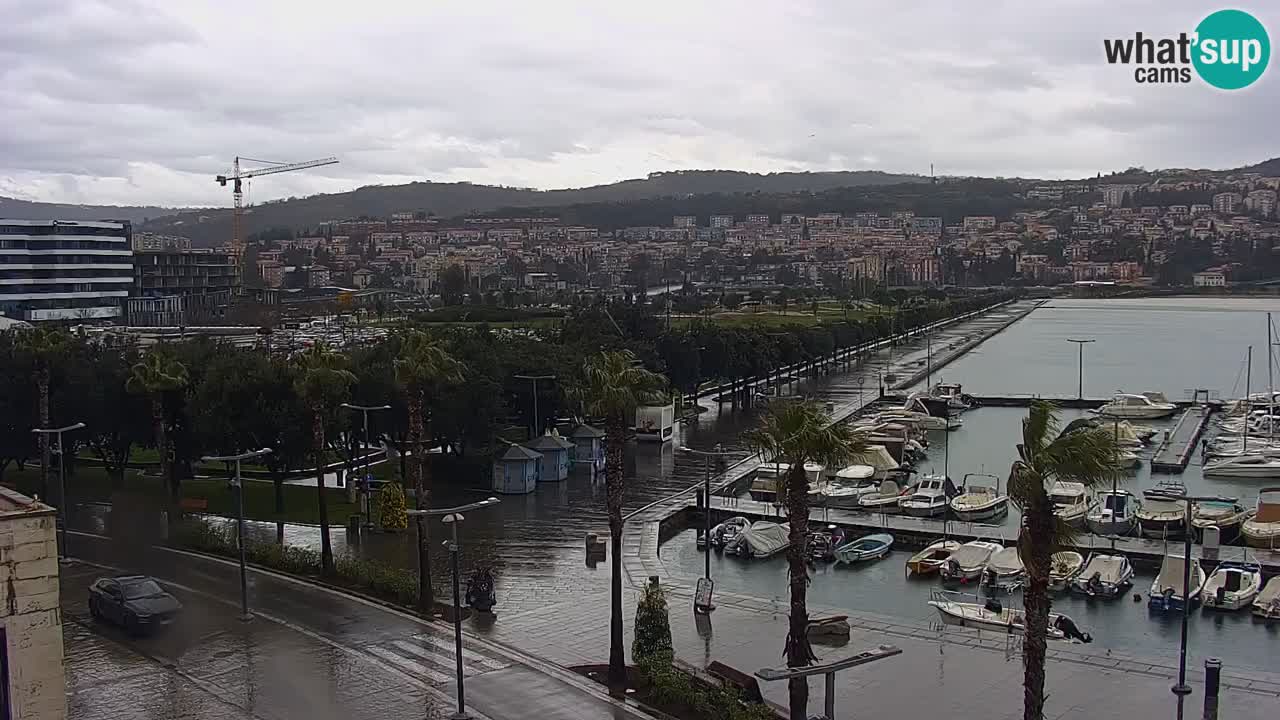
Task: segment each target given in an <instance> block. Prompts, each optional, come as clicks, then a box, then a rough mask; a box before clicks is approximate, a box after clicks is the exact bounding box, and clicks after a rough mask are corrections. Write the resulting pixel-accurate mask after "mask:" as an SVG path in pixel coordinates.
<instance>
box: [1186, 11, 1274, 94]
mask: <svg viewBox="0 0 1280 720" xmlns="http://www.w3.org/2000/svg"><path fill="white" fill-rule="evenodd" d="M1195 44H1196V46H1195V50H1194V51H1193V52H1192V58H1191V62H1192V64H1193V65H1195V67H1196V72H1197V73H1199V74H1200V77H1201V78H1202V79H1203V80H1204V81H1205V82H1207V83H1209V84H1210V85H1212V86H1214V87H1216V88H1218V89H1219V90H1239V89H1240V88H1244V87H1248V86H1250V85H1252V84H1253V83H1254V82H1255V81H1256V80H1257V79H1258V78H1260V77H1262V73H1263V71H1264V70H1266V69H1267V61H1268V60H1270V59H1271V38H1269V37H1267V29H1266V28H1265V27H1263V26H1262V23H1260V22H1258V19H1257V18H1255V17H1254V16H1252V15H1250V14H1249V13H1247V12H1245V11H1243V10H1219V11H1217V12H1215V13H1213V14H1212V15H1210V16H1208V17H1206V18H1205V19H1204V20H1201V21H1200V24H1199V25H1197V26H1196V41H1195Z"/></svg>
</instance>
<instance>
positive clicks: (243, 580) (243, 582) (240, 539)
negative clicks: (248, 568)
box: [200, 448, 274, 621]
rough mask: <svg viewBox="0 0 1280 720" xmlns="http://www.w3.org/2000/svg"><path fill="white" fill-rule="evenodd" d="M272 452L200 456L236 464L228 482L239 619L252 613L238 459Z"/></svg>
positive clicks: (213, 460)
mask: <svg viewBox="0 0 1280 720" xmlns="http://www.w3.org/2000/svg"><path fill="white" fill-rule="evenodd" d="M272 452H274V451H273V450H272V449H271V448H262V449H261V450H252V451H250V452H246V453H240V454H239V455H205V456H204V457H202V458H200V459H201V460H202V461H204V462H206V463H214V462H224V463H228V464H230V463H233V462H234V463H235V464H236V470H235V474H234V475H232V476H231V481H230V483H229V484H230V485H231V487H233V488H235V491H236V545H237V546H238V547H239V551H240V619H241V620H245V621H248V620H252V619H253V615H251V614H249V582H248V577H247V574H246V572H245V565H244V483H243V482H242V481H241V480H240V461H241V460H248V459H249V458H256V457H262V456H263V455H268V454H270V453H272Z"/></svg>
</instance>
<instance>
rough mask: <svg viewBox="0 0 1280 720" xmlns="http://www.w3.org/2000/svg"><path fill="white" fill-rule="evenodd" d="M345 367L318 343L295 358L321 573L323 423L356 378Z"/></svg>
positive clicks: (324, 551) (325, 519)
mask: <svg viewBox="0 0 1280 720" xmlns="http://www.w3.org/2000/svg"><path fill="white" fill-rule="evenodd" d="M346 366H347V358H346V356H345V355H341V354H339V353H335V352H333V351H332V350H330V349H329V348H328V347H326V346H325V345H324V343H319V342H318V343H316V344H315V345H312V346H311V348H310V349H308V350H307V351H306V352H304V353H302V355H300V356H299V357H298V370H299V372H298V374H297V376H296V377H295V378H294V385H293V386H294V390H295V391H296V392H297V393H298V395H299V397H301V398H302V400H303V402H305V403H306V404H307V408H308V409H310V410H311V438H312V447H311V450H312V452H313V453H314V455H315V463H316V493H317V498H318V502H319V504H320V568H321V572H322V573H323V574H325V575H331V574H333V546H332V545H331V544H330V543H329V503H328V496H327V494H326V493H325V488H324V468H325V464H326V463H325V444H324V426H325V422H326V421H327V420H328V419H329V418H331V417H332V416H333V414H334V412H335V411H336V409H337V407H338V404H339V403H341V402H342V401H344V400H346V398H347V395H348V393H349V392H350V390H351V385H352V384H353V383H355V381H356V376H355V375H353V374H352V373H351V371H349V370H347V367H346ZM281 420H282V422H287V421H288V420H287V419H284V418H282V419H281Z"/></svg>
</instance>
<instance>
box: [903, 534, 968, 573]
mask: <svg viewBox="0 0 1280 720" xmlns="http://www.w3.org/2000/svg"><path fill="white" fill-rule="evenodd" d="M958 549H960V543H959V542H957V541H955V540H938V541H937V542H935V543H932V544H931V545H929V547H927V548H925V549H923V550H921V551H920V552H918V553H916V554H915V555H912V556H911V559H910V560H908V561H907V574H908V575H932V574H933V573H936V572H938V569H939V568H941V567H942V564H943V563H945V562H946V561H947V558H949V557H951V554H952V553H954V552H955V551H956V550H958Z"/></svg>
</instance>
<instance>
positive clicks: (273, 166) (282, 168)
mask: <svg viewBox="0 0 1280 720" xmlns="http://www.w3.org/2000/svg"><path fill="white" fill-rule="evenodd" d="M241 160H246V161H248V162H254V163H267V166H266V167H260V168H250V169H248V170H245V171H243V172H242V171H241V169H240V161H241ZM337 162H338V158H336V157H327V158H320V159H319V160H306V161H304V162H296V163H273V162H270V161H268V160H255V159H253V158H247V157H240V156H239V155H237V156H236V158H235V160H233V161H232V163H231V174H230V175H218V176H216V177H215V178H214V180H215V181H216V182H217V183H218V184H219V185H221V186H222V187H226V186H227V183H231V198H232V211H231V249H232V252H234V253H235V254H236V255H237V257H239V256H241V255H242V254H243V253H244V239H243V237H242V236H241V232H242V225H243V219H242V218H243V215H244V185H243V181H244V180H248V179H249V178H255V177H261V176H263V175H275V174H277V173H284V172H293V171H295V170H306V169H307V168H314V167H320V166H322V165H333V164H335V163H337ZM237 262H238V261H237Z"/></svg>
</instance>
